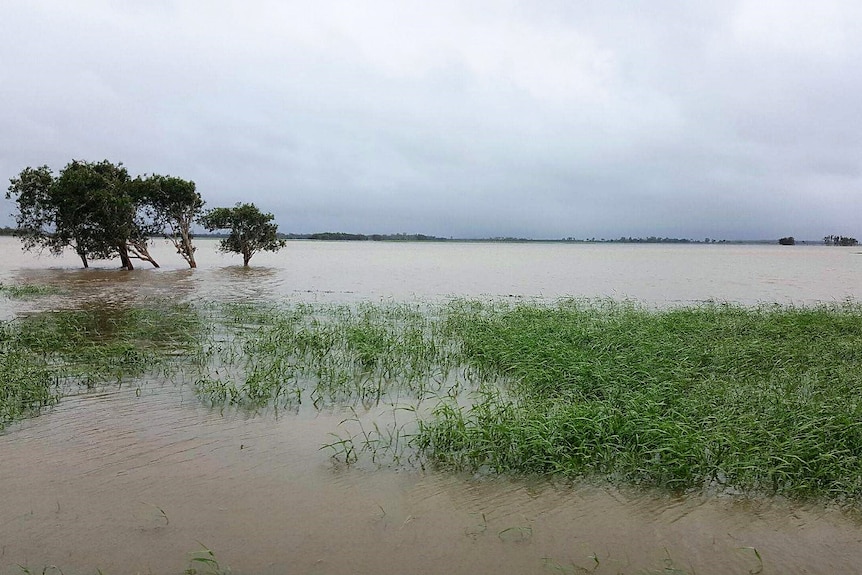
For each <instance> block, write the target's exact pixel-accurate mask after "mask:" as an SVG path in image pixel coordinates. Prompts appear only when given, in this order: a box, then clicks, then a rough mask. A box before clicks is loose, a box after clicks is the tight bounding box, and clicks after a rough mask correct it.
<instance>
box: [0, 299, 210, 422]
mask: <svg viewBox="0 0 862 575" xmlns="http://www.w3.org/2000/svg"><path fill="white" fill-rule="evenodd" d="M202 328H203V324H202V323H201V322H200V317H199V315H198V314H197V312H196V311H194V310H193V309H192V308H191V307H190V306H187V305H182V304H173V303H168V302H154V303H153V304H152V305H150V306H138V307H118V306H116V305H115V304H111V305H107V304H91V305H88V306H86V307H84V308H81V309H72V310H59V311H51V312H40V313H34V314H30V315H25V316H22V317H19V318H17V319H15V320H11V321H5V322H0V429H3V427H5V426H6V425H8V424H9V423H10V422H12V421H14V420H16V419H20V418H22V417H26V416H28V415H35V414H38V413H39V411H40V410H41V409H42V408H45V407H48V406H51V405H54V404H56V403H57V402H58V401H59V400H60V398H61V397H62V396H63V395H64V394H67V393H74V392H75V391H76V390H78V389H79V388H82V387H83V388H92V387H95V386H98V385H103V384H108V383H122V382H124V381H129V380H131V379H133V378H140V377H141V376H144V375H145V374H148V373H155V372H159V371H161V373H162V374H165V373H166V372H167V371H171V370H173V369H175V368H174V367H172V364H173V361H172V358H174V357H175V356H176V354H181V355H186V354H188V353H189V351H190V350H191V348H192V345H193V344H194V346H197V345H198V343H199V341H200V338H201V330H202Z"/></svg>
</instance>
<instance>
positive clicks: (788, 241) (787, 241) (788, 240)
mask: <svg viewBox="0 0 862 575" xmlns="http://www.w3.org/2000/svg"><path fill="white" fill-rule="evenodd" d="M778 243H779V244H780V245H782V246H795V245H796V238H794V237H793V236H787V237H783V238H780V239H779V240H778Z"/></svg>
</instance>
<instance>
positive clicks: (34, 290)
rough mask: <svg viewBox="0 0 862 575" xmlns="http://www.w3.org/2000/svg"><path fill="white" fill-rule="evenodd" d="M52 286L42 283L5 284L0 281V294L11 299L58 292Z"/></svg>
mask: <svg viewBox="0 0 862 575" xmlns="http://www.w3.org/2000/svg"><path fill="white" fill-rule="evenodd" d="M58 291H59V290H58V289H57V288H55V287H54V286H49V285H43V284H5V283H3V282H0V295H3V296H6V297H9V298H13V299H26V298H30V297H38V296H43V295H51V294H55V293H58Z"/></svg>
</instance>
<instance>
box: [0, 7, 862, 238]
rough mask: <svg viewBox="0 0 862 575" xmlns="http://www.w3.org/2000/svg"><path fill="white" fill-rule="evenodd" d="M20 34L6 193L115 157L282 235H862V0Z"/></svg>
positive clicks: (22, 12) (255, 16) (120, 24)
mask: <svg viewBox="0 0 862 575" xmlns="http://www.w3.org/2000/svg"><path fill="white" fill-rule="evenodd" d="M0 21H2V23H3V26H2V29H3V33H2V34H0V178H2V180H3V182H7V181H8V179H9V178H11V177H14V176H15V175H17V174H18V173H19V172H20V171H21V170H22V169H23V168H24V167H26V166H38V165H43V164H47V165H49V166H50V167H51V168H53V169H54V170H55V172H58V171H59V170H60V169H62V168H63V166H65V165H66V163H68V162H69V161H70V160H72V159H83V160H92V161H96V160H101V159H109V160H111V161H114V162H123V163H124V164H125V165H126V167H128V168H129V170H130V172H132V173H133V174H144V173H161V174H170V175H174V176H180V177H183V178H186V179H191V180H194V181H195V182H196V183H197V186H198V190H199V191H200V193H201V194H202V196H203V197H204V199H205V200H206V202H207V205H208V206H209V207H215V206H229V205H233V204H234V203H236V202H238V201H253V202H255V203H256V204H257V205H258V206H259V207H260V208H261V209H263V210H265V211H270V212H273V213H274V214H275V215H276V219H277V221H278V224H279V228H280V230H281V231H284V232H316V231H345V232H358V233H375V232H379V233H397V232H410V233H425V234H433V235H441V236H456V237H485V236H523V237H533V238H559V237H568V236H574V237H578V238H590V237H594V236H595V237H597V238H598V237H607V238H611V237H619V236H621V235H625V236H648V235H659V236H672V237H690V238H703V237H711V238H719V239H722V238H725V239H743V238H744V239H755V238H777V237H779V236H783V235H793V236H795V237H797V238H804V239H816V238H821V237H822V236H824V235H826V234H831V233H837V234H845V235H855V236H856V237H860V238H862V69H860V68H862V33H860V30H862V3H860V2H858V1H856V0H846V1H829V0H818V1H816V2H815V1H813V0H799V1H794V0H774V1H738V2H734V1H729V0H722V1H721V2H714V1H708V2H707V1H704V2H694V1H687V0H686V1H683V0H680V1H662V0H642V1H640V2H635V1H623V0H620V1H616V2H607V1H599V0H597V1H595V2H578V1H573V0H549V1H542V0H530V1H523V2H518V1H503V0H500V1H490V0H489V1H471V0H452V1H450V0H435V1H433V2H429V1H427V0H417V1H410V0H394V1H391V2H383V1H355V0H354V1H343V2H328V1H325V0H314V1H308V0H306V1H302V2H300V1H290V0H285V1H278V0H272V1H255V0H246V1H239V0H238V1H227V0H206V1H204V0H176V1H172V0H116V1H108V0H75V1H74V2H68V1H60V0H2V4H0ZM6 185H8V184H6V183H4V188H5V186H6ZM2 208H3V213H2V214H0V224H6V225H11V224H12V222H13V220H12V218H11V217H10V216H9V215H8V214H9V213H11V212H12V211H13V209H14V206H13V204H12V203H11V202H8V201H6V200H3V201H2Z"/></svg>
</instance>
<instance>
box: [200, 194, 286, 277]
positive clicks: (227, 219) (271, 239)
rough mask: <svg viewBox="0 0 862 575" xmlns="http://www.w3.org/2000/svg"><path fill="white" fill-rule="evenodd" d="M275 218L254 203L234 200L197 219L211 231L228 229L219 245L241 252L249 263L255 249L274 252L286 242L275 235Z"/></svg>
mask: <svg viewBox="0 0 862 575" xmlns="http://www.w3.org/2000/svg"><path fill="white" fill-rule="evenodd" d="M274 219H275V216H273V215H272V214H265V213H262V212H261V211H260V210H259V209H257V206H255V205H254V204H237V205H236V206H234V207H233V208H215V209H212V210H210V211H208V212H206V213H205V214H204V215H203V216H202V217H201V218H200V220H199V221H200V224H201V225H202V226H203V227H205V228H206V229H207V230H209V231H211V232H213V231H216V230H230V233H229V235H228V237H226V238H225V239H223V240H221V243H220V244H219V249H220V250H221V251H223V252H233V253H237V254H242V263H243V265H244V266H245V267H248V262H249V260H251V256H253V255H254V254H255V253H256V252H259V251H268V252H274V251H278V250H280V249H281V248H283V247H284V244H285V242H284V240H282V239H279V238H278V226H277V225H276V224H275V223H273V220H274Z"/></svg>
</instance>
